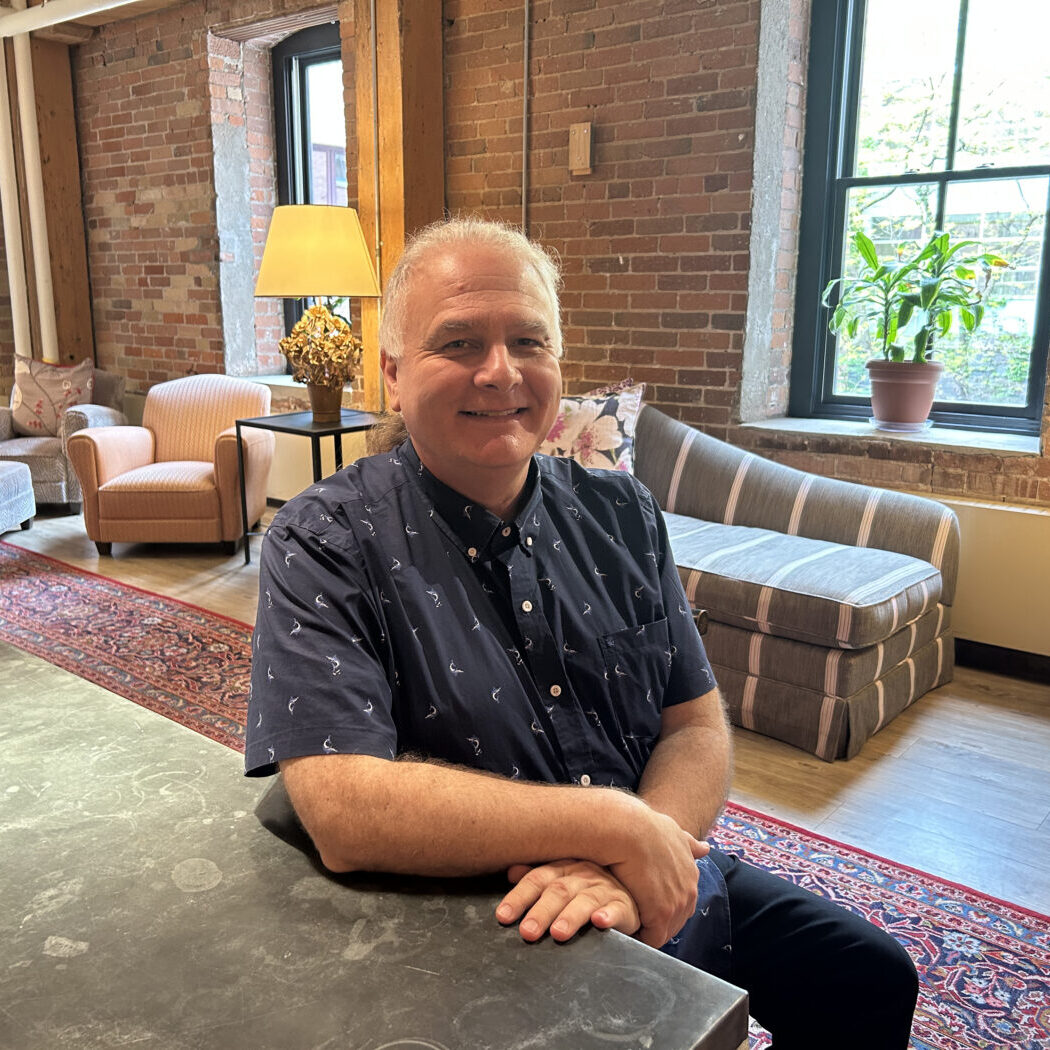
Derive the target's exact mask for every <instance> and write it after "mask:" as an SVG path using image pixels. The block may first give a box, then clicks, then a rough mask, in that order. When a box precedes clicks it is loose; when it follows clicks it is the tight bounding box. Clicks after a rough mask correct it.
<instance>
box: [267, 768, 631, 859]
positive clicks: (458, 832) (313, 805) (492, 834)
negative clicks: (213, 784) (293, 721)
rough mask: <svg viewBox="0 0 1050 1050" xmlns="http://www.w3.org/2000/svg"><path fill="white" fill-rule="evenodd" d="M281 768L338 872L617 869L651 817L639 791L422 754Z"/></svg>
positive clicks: (323, 855)
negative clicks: (539, 779)
mask: <svg viewBox="0 0 1050 1050" xmlns="http://www.w3.org/2000/svg"><path fill="white" fill-rule="evenodd" d="M281 771H282V772H283V774H284V778H285V784H286V787H287V789H288V793H289V796H290V797H291V799H292V803H293V805H294V806H295V809H296V812H297V813H298V815H299V819H300V820H301V821H302V822H303V825H304V827H305V828H306V830H307V831H308V832H309V834H310V837H311V838H312V839H313V842H314V845H315V846H316V847H317V850H318V852H319V853H320V856H321V860H322V862H323V863H324V865H325V866H326V867H327V868H328V869H329V870H331V871H355V870H361V871H390V872H401V873H407V874H415V875H438V876H446V875H453V876H455V875H475V874H481V873H486V872H492V871H500V870H504V869H506V868H508V867H510V866H511V865H512V864H518V863H524V864H536V863H542V862H543V861H546V860H551V859H553V858H556V857H565V856H575V855H579V856H585V857H586V858H587V859H590V860H594V861H596V862H597V863H599V864H609V863H612V862H614V861H615V860H616V859H618V854H619V853H620V852H622V846H620V845H619V844H618V843H617V841H616V840H617V839H618V838H623V837H624V836H623V832H622V828H623V827H624V825H625V824H629V823H631V822H632V821H642V820H644V819H646V818H645V813H644V810H645V809H646V807H644V806H642V805H641V804H640V803H639V800H638V799H636V798H635V797H634V796H632V795H631V794H630V793H626V792H622V791H618V790H610V789H602V788H582V787H575V786H569V785H555V784H537V783H530V782H523V781H516V780H508V779H507V778H505V777H500V776H497V775H495V774H492V773H487V772H484V771H480V770H474V769H467V768H465V767H461V766H455V765H450V764H448V763H444V762H438V761H433V760H427V761H423V760H420V759H418V758H413V757H412V756H402V757H401V759H400V760H398V761H395V762H391V761H388V760H386V759H381V758H372V757H370V756H367V755H317V756H309V757H305V758H292V759H286V760H285V761H283V762H282V763H281Z"/></svg>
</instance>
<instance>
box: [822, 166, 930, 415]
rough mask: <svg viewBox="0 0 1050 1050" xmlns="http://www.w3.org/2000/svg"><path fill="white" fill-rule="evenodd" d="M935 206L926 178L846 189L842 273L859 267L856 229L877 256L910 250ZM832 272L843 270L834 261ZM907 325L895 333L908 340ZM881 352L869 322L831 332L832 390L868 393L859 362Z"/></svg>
mask: <svg viewBox="0 0 1050 1050" xmlns="http://www.w3.org/2000/svg"><path fill="white" fill-rule="evenodd" d="M936 207H937V188H936V186H934V185H932V184H928V183H924V184H921V185H912V186H877V187H876V186H865V187H858V188H855V189H852V190H850V192H849V197H848V198H847V201H846V215H847V218H846V236H845V239H844V243H845V254H846V260H845V275H846V276H847V277H849V276H855V275H856V274H858V273H859V272H860V270H861V269H862V268H863V263H862V261H861V259H860V257H859V256H858V255H857V254H856V253H855V252H854V249H853V245H852V244H851V243H850V241H851V239H852V237H853V234H854V233H856V232H857V231H858V230H862V231H863V232H864V233H866V234H867V235H868V236H869V237H870V238H871V239H872V240H873V241H874V242H875V248H876V250H877V251H878V253H879V259H880V260H881V261H882V262H889V261H890V260H891V259H893V258H894V257H895V256H896V254H897V250H898V248H900V247H902V246H903V249H904V250H905V251H907V252H911V251H913V250H914V249H915V248H916V246H917V245H918V244H921V243H922V242H923V241H925V240H926V238H927V237H929V236H930V234H931V233H932V232H933V217H934V215H935V213H936ZM834 273H835V275H838V274H841V273H843V270H842V267H841V266H839V267H837V268H836V269H835V271H834ZM909 334H910V333H909V331H908V329H905V330H904V333H903V334H902V335H901V336H900V337H899V338H898V340H897V341H898V342H901V343H905V344H906V343H907V341H908V336H909ZM881 354H882V348H881V346H880V345H879V344H878V343H877V342H876V339H875V332H874V327H873V326H872V327H871V328H870V329H869V328H867V327H862V328H861V329H859V330H858V332H857V334H856V336H855V337H854V338H852V339H851V338H850V337H849V336H848V335H847V334H846V333H845V332H842V333H840V334H839V335H838V336H837V338H836V345H835V369H834V376H835V379H834V386H833V390H832V393H833V394H838V395H845V396H847V397H848V396H853V397H868V396H869V394H870V393H871V388H870V386H869V384H868V373H867V371H865V368H864V365H865V364H866V363H867V362H868V361H869V360H870V359H871V358H873V357H879V356H881Z"/></svg>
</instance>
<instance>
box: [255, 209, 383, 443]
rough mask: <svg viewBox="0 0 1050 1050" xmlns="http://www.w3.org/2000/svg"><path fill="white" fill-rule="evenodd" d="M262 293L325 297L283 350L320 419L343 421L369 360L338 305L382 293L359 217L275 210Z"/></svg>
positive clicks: (258, 289) (345, 212) (259, 286)
mask: <svg viewBox="0 0 1050 1050" xmlns="http://www.w3.org/2000/svg"><path fill="white" fill-rule="evenodd" d="M255 294H256V296H276V297H281V298H286V299H300V298H312V299H317V300H324V301H323V302H321V301H318V302H317V303H316V304H315V305H314V306H310V307H308V308H307V309H306V311H305V312H304V313H303V316H302V317H301V318H300V319H299V321H298V322H297V323H296V325H295V327H294V328H293V329H292V332H291V334H290V335H288V336H286V337H285V338H284V339H282V340H281V350H282V351H283V352H284V353H285V355H286V356H287V357H288V360H289V363H290V364H291V366H292V375H293V378H295V379H297V380H299V381H301V382H305V383H306V385H307V389H308V391H309V393H310V405H311V407H312V408H313V412H314V419H316V420H317V421H318V422H326V423H330V422H335V421H338V419H339V418H340V411H341V405H342V396H343V387H344V386H345V385H346V383H348V382H350V381H351V380H352V379H353V377H354V373H355V371H356V368H357V364H358V362H359V361H360V358H361V341H360V340H359V339H358V338H357V337H356V336H354V334H353V332H352V331H351V328H350V324H349V322H348V321H347V320H345V319H344V318H342V317H337V316H334V315H333V314H332V312H331V306H332V300H333V299H337V298H344V297H348V296H367V297H373V298H375V297H378V296H379V294H380V291H379V282H378V281H377V280H376V273H375V270H374V269H373V267H372V260H371V258H370V257H369V254H368V246H367V245H366V244H365V237H364V233H363V232H362V230H361V222H360V220H359V219H358V217H357V212H356V211H354V209H353V208H346V207H341V206H338V205H327V204H285V205H282V206H280V207H278V208H275V209H274V212H273V218H272V219H271V220H270V229H269V231H268V232H267V234H266V246H265V248H264V249H263V257H262V263H261V265H260V266H259V277H258V279H257V280H256V282H255Z"/></svg>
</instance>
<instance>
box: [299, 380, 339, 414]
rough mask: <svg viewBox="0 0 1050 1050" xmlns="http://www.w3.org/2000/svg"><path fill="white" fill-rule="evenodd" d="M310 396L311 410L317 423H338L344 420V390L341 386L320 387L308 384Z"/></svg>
mask: <svg viewBox="0 0 1050 1050" xmlns="http://www.w3.org/2000/svg"><path fill="white" fill-rule="evenodd" d="M306 390H307V393H308V394H309V395H310V408H311V409H312V411H313V414H314V422H315V423H338V422H339V420H340V419H341V418H342V406H343V388H342V387H341V386H319V385H318V384H317V383H307V384H306Z"/></svg>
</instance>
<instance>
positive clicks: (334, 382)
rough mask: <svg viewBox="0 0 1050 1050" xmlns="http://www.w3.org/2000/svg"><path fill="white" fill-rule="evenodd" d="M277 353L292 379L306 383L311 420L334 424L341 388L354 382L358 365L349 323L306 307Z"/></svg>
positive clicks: (319, 306) (320, 308)
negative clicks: (280, 354)
mask: <svg viewBox="0 0 1050 1050" xmlns="http://www.w3.org/2000/svg"><path fill="white" fill-rule="evenodd" d="M281 350H282V351H283V352H284V354H285V356H286V357H287V358H288V363H289V364H290V365H291V366H292V378H293V379H294V380H296V381H297V382H299V383H306V389H307V392H308V393H309V395H310V407H311V408H312V409H313V415H314V419H315V420H316V421H317V422H318V423H333V422H338V421H339V419H340V416H341V412H342V402H343V387H344V386H345V385H346V384H347V383H349V382H350V381H351V380H352V379H353V378H354V375H355V373H356V372H357V367H358V364H359V363H360V361H361V340H360V339H358V338H357V336H355V335H354V333H353V330H352V329H351V328H350V324H349V322H347V321H346V320H344V319H343V318H342V317H339V316H338V315H337V314H333V313H331V311H330V310H329V309H328V307H327V306H325V305H322V304H320V303H318V304H317V305H316V306H311V307H308V308H307V310H306V312H305V313H304V314H303V316H302V317H300V318H299V320H298V321H297V322H296V323H295V326H294V327H293V328H292V331H291V334H290V335H287V336H285V337H284V338H283V339H282V340H281Z"/></svg>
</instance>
